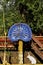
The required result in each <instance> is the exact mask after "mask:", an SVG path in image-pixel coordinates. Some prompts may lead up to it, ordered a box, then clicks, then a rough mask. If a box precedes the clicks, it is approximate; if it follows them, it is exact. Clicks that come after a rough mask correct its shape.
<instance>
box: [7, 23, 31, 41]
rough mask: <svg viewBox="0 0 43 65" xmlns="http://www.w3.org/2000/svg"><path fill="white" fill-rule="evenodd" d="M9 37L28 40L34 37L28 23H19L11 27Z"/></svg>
mask: <svg viewBox="0 0 43 65" xmlns="http://www.w3.org/2000/svg"><path fill="white" fill-rule="evenodd" d="M8 37H9V39H10V40H11V41H18V40H22V41H25V42H28V41H30V40H31V38H32V31H31V28H30V27H29V26H28V25H27V24H25V23H17V24H14V25H13V26H11V28H10V29H9V32H8Z"/></svg>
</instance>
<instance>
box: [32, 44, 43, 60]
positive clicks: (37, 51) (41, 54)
mask: <svg viewBox="0 0 43 65" xmlns="http://www.w3.org/2000/svg"><path fill="white" fill-rule="evenodd" d="M31 47H32V50H34V52H35V53H36V54H37V55H38V56H39V57H40V58H41V59H42V60H43V53H42V52H41V51H40V50H39V48H38V47H37V46H36V45H35V44H33V43H32V45H31Z"/></svg>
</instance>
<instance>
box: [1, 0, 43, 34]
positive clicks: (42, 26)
mask: <svg viewBox="0 0 43 65" xmlns="http://www.w3.org/2000/svg"><path fill="white" fill-rule="evenodd" d="M3 13H4V18H3ZM3 19H4V22H3ZM21 22H22V23H26V24H28V25H29V26H30V27H31V29H32V32H33V34H36V35H40V34H41V35H43V0H0V35H4V34H3V33H4V32H3V31H4V29H5V31H6V32H7V33H8V30H9V28H10V27H11V25H13V24H15V23H21ZM4 25H5V26H4ZM4 27H5V28H4Z"/></svg>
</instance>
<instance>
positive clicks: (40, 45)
mask: <svg viewBox="0 0 43 65" xmlns="http://www.w3.org/2000/svg"><path fill="white" fill-rule="evenodd" d="M32 39H33V40H34V42H36V44H37V45H38V46H39V47H41V48H43V44H42V43H41V42H40V41H38V40H37V39H36V38H35V36H34V35H33V36H32Z"/></svg>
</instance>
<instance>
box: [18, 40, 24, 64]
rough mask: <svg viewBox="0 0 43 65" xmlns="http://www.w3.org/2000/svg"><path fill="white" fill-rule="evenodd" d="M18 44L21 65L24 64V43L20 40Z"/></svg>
mask: <svg viewBox="0 0 43 65" xmlns="http://www.w3.org/2000/svg"><path fill="white" fill-rule="evenodd" d="M18 44H19V46H18V53H19V54H18V60H19V64H23V41H21V40H20V41H19V43H18Z"/></svg>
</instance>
